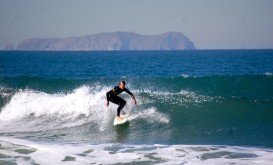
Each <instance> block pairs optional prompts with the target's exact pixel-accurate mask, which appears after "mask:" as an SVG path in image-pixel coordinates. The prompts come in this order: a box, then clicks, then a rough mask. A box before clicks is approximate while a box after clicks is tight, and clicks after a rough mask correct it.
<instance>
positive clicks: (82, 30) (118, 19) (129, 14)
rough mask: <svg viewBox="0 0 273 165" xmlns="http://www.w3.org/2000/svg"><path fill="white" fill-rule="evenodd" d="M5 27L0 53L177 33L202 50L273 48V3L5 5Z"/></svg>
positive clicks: (67, 1)
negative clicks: (23, 46) (30, 42)
mask: <svg viewBox="0 0 273 165" xmlns="http://www.w3.org/2000/svg"><path fill="white" fill-rule="evenodd" d="M0 22H1V28H0V49H2V48H4V47H5V45H7V44H9V43H12V44H13V45H14V46H16V45H17V44H18V43H19V42H21V41H22V40H24V39H26V38H41V37H42V38H45V37H46V38H47V37H70V36H82V35H88V34H95V33H101V32H114V31H126V32H136V33H140V34H148V35H150V34H160V33H164V32H167V31H178V32H182V33H184V34H185V35H186V36H188V37H189V38H190V39H191V40H192V41H193V42H194V43H195V46H196V47H197V48H198V49H241V48H248V49H253V48H254V49H255V48H258V49H262V48H273V0H0Z"/></svg>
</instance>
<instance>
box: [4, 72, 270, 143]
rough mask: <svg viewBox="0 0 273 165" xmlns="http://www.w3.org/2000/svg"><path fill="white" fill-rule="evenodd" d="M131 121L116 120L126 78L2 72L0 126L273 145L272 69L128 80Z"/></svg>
mask: <svg viewBox="0 0 273 165" xmlns="http://www.w3.org/2000/svg"><path fill="white" fill-rule="evenodd" d="M124 79H125V81H127V84H128V88H129V89H130V90H131V91H132V92H133V93H134V94H135V96H136V98H137V101H138V105H137V106H133V105H132V103H131V101H130V98H129V96H128V95H126V94H122V95H121V97H123V98H124V99H125V100H127V104H126V106H125V108H124V111H125V112H126V113H129V114H130V117H129V123H127V124H124V125H122V126H120V127H115V126H113V118H114V116H115V115H116V108H117V106H116V105H115V104H110V107H108V108H107V107H106V106H105V102H106V100H105V99H106V98H105V93H106V92H107V91H108V90H110V89H111V88H112V86H113V85H112V86H111V84H115V83H116V82H118V79H115V78H113V79H106V78H104V79H96V78H94V79H92V78H91V79H78V80H77V79H56V78H52V79H48V78H39V77H6V78H1V80H2V81H1V88H0V96H1V113H0V132H1V135H3V136H14V137H22V138H27V139H30V140H35V141H37V140H38V141H39V140H41V141H44V140H45V141H48V140H50V141H51V140H52V141H57V142H58V141H61V142H84V141H85V142H92V143H108V142H109V143H115V142H122V143H136V144H139V143H141V144H143V143H144V144H151V143H161V144H220V145H223V144H224V145H248V146H267V147H273V142H272V139H273V132H272V131H269V130H272V129H273V115H272V114H273V86H272V84H273V77H272V76H271V75H245V76H209V77H183V76H182V77H170V78H156V77H154V78H131V79H129V78H124Z"/></svg>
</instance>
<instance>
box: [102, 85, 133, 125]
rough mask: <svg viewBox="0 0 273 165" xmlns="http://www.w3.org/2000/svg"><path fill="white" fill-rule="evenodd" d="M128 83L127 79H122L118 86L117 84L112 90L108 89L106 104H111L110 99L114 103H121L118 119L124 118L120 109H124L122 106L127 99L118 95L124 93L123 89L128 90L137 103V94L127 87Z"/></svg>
mask: <svg viewBox="0 0 273 165" xmlns="http://www.w3.org/2000/svg"><path fill="white" fill-rule="evenodd" d="M125 85H126V83H125V81H120V83H119V85H118V86H115V87H114V88H113V89H111V90H110V91H108V92H107V93H106V99H107V102H106V106H107V107H108V106H109V101H111V102H112V103H114V104H117V105H119V107H118V109H117V118H118V120H122V118H121V117H120V111H121V110H122V108H123V107H124V106H125V104H126V101H125V100H123V99H122V98H120V97H119V96H118V94H120V93H122V92H123V91H125V92H127V93H128V94H129V95H130V96H131V97H132V99H133V102H134V104H136V103H137V102H136V98H135V96H134V95H133V94H132V93H131V92H130V91H129V90H128V89H127V88H126V87H125Z"/></svg>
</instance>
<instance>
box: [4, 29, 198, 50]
mask: <svg viewBox="0 0 273 165" xmlns="http://www.w3.org/2000/svg"><path fill="white" fill-rule="evenodd" d="M195 49H196V48H195V46H194V43H193V42H192V41H191V40H190V39H189V38H188V37H186V36H185V35H184V34H183V33H180V32H167V33H163V34H159V35H140V34H137V33H133V32H110V33H99V34H92V35H86V36H80V37H68V38H32V39H26V40H24V41H22V42H21V43H19V44H18V47H17V48H14V47H13V46H12V45H11V44H9V45H7V46H6V48H5V49H4V50H7V51H11V50H18V51H21V50H22V51H92V50H106V51H112V50H195Z"/></svg>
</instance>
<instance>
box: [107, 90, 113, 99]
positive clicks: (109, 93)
mask: <svg viewBox="0 0 273 165" xmlns="http://www.w3.org/2000/svg"><path fill="white" fill-rule="evenodd" d="M111 92H112V89H111V90H110V91H108V92H107V93H106V99H107V101H109V100H110V95H111Z"/></svg>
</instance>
